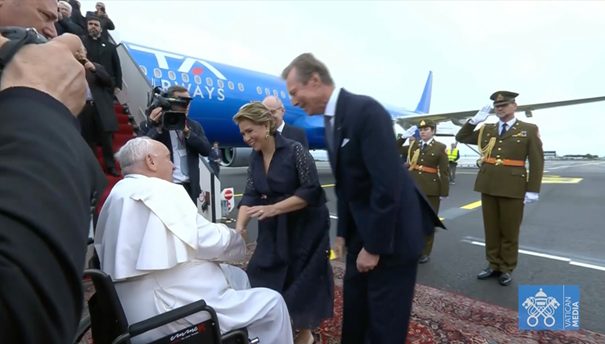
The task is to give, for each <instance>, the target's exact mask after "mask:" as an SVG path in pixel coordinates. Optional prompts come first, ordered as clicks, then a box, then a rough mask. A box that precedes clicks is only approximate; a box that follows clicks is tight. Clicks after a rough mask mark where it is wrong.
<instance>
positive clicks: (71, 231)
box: [0, 87, 106, 343]
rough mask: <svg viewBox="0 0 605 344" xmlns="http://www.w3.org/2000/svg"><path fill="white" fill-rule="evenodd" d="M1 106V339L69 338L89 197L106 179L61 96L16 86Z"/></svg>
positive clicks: (76, 309)
mask: <svg viewBox="0 0 605 344" xmlns="http://www.w3.org/2000/svg"><path fill="white" fill-rule="evenodd" d="M0 109H2V110H1V111H0V112H1V113H2V125H0V171H1V172H0V195H2V197H0V319H1V321H0V343H65V342H67V341H69V340H71V339H72V338H74V334H75V332H76V328H77V326H78V322H79V320H80V316H81V314H82V300H83V295H82V271H83V268H84V260H85V255H86V241H87V237H88V230H89V225H90V219H91V198H92V196H93V195H94V194H95V193H96V194H97V195H100V192H101V190H103V186H104V183H106V181H105V178H104V177H103V174H102V172H101V169H100V167H99V164H98V163H97V161H96V159H95V157H94V156H93V155H92V153H91V151H90V148H88V146H87V145H86V142H84V140H83V139H82V137H81V136H80V133H79V132H78V130H77V127H76V121H75V118H74V117H73V116H72V115H71V113H70V112H69V111H68V110H67V108H66V107H65V106H64V105H63V104H61V103H59V102H58V101H57V100H56V99H54V98H52V97H50V96H49V95H48V94H46V93H42V92H38V91H36V90H33V89H29V88H23V87H15V88H10V89H8V90H4V91H2V92H0ZM32 123H35V125H31V124H32Z"/></svg>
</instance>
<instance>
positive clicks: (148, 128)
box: [141, 118, 212, 199]
mask: <svg viewBox="0 0 605 344" xmlns="http://www.w3.org/2000/svg"><path fill="white" fill-rule="evenodd" d="M187 125H188V126H189V128H190V130H191V134H190V136H189V138H188V139H186V140H185V148H186V149H187V167H188V168H189V183H191V195H190V196H191V198H192V199H197V197H198V196H199V194H200V192H201V189H200V165H199V156H200V155H202V156H208V155H209V154H210V150H211V149H212V146H211V145H210V142H209V141H208V138H207V137H206V134H205V133H204V129H203V128H202V125H201V124H200V123H198V122H197V121H196V120H193V119H191V118H189V119H187ZM141 133H143V134H144V136H148V137H150V138H152V139H154V140H157V141H160V142H161V143H163V144H165V145H166V147H168V150H169V151H170V159H171V160H172V161H174V158H173V156H172V154H173V153H172V142H171V141H170V134H169V132H168V130H162V132H161V133H159V132H158V129H157V127H155V126H153V125H151V124H150V123H149V122H148V121H145V122H143V124H142V125H141Z"/></svg>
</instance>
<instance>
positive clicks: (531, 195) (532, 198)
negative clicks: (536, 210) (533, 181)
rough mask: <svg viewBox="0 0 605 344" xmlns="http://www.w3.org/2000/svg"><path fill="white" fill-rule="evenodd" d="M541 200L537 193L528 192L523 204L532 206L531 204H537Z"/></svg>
mask: <svg viewBox="0 0 605 344" xmlns="http://www.w3.org/2000/svg"><path fill="white" fill-rule="evenodd" d="M539 198H540V194H538V193H537V192H526V193H525V199H524V200H523V204H530V203H534V202H537V201H538V199H539Z"/></svg>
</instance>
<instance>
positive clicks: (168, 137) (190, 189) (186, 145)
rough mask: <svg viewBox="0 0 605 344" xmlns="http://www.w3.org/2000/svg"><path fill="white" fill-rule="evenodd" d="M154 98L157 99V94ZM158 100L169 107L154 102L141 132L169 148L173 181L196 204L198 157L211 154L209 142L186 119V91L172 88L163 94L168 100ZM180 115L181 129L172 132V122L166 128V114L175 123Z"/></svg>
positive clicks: (198, 175) (176, 87) (199, 128)
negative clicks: (185, 191)
mask: <svg viewBox="0 0 605 344" xmlns="http://www.w3.org/2000/svg"><path fill="white" fill-rule="evenodd" d="M155 97H156V99H157V97H158V95H156V96H155ZM159 97H160V100H159V103H160V104H161V103H163V102H166V101H168V102H169V103H170V105H167V104H163V106H164V107H162V106H160V104H157V102H156V101H153V102H152V104H151V106H150V108H149V109H148V111H149V119H148V120H147V121H145V122H143V123H142V125H141V133H143V135H144V136H148V137H150V138H152V139H154V140H157V141H160V142H162V143H163V144H164V145H166V147H168V150H170V159H171V160H172V162H173V163H174V173H173V182H174V183H176V184H181V185H183V187H184V188H185V190H187V193H188V194H189V196H190V197H191V200H193V203H196V204H197V202H196V200H197V198H198V196H199V194H200V192H201V189H200V168H199V156H200V155H202V156H208V155H209V154H210V149H211V147H210V142H209V141H208V138H206V134H205V133H204V129H203V128H202V125H201V124H200V123H199V122H197V121H195V120H193V119H191V118H189V103H190V101H191V96H190V95H189V92H188V91H187V89H186V88H184V87H182V86H171V87H170V88H168V90H167V91H166V98H167V99H166V98H164V97H162V96H159ZM179 113H180V114H181V115H182V116H183V117H184V124H182V127H183V128H182V129H172V128H174V127H175V126H174V123H171V125H170V127H169V128H166V126H167V122H166V118H165V117H166V114H169V115H170V116H173V117H171V118H176V121H177V122H179V120H178V114H179ZM175 115H177V116H175ZM171 118H169V119H171ZM171 121H172V119H171ZM177 126H178V124H177Z"/></svg>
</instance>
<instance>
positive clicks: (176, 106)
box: [147, 86, 191, 130]
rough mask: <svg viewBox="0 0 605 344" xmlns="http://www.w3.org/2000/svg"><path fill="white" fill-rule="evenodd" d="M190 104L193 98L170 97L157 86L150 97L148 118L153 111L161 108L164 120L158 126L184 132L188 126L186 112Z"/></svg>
mask: <svg viewBox="0 0 605 344" xmlns="http://www.w3.org/2000/svg"><path fill="white" fill-rule="evenodd" d="M189 102H191V98H172V97H169V96H168V94H167V93H166V92H165V91H163V90H162V88H161V87H159V86H156V87H154V88H153V89H152V92H151V96H150V97H149V102H148V105H147V116H149V114H150V113H151V110H153V109H155V108H157V107H161V108H162V112H163V113H162V120H161V121H160V124H158V125H160V126H162V127H163V128H164V129H166V130H183V129H185V125H186V124H187V115H186V112H187V106H189Z"/></svg>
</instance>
